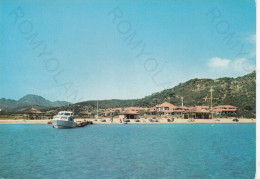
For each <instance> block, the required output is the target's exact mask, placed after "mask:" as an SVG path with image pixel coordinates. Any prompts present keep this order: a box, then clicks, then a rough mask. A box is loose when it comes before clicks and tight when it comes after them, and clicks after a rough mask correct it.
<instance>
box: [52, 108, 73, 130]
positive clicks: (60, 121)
mask: <svg viewBox="0 0 260 179" xmlns="http://www.w3.org/2000/svg"><path fill="white" fill-rule="evenodd" d="M51 122H52V127H53V128H58V129H69V128H74V127H76V126H77V123H76V122H75V121H74V117H73V112H71V111H60V112H59V113H58V114H57V115H55V116H54V117H53V119H52V120H51Z"/></svg>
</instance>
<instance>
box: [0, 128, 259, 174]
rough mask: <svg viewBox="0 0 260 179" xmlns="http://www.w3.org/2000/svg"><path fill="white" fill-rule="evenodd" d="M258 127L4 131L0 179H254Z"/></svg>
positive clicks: (1, 130) (0, 133)
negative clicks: (256, 129) (256, 128)
mask: <svg viewBox="0 0 260 179" xmlns="http://www.w3.org/2000/svg"><path fill="white" fill-rule="evenodd" d="M254 175H255V124H214V125H213V126H212V124H128V125H120V124H114V125H90V126H86V127H84V128H76V129H53V128H52V126H51V125H34V124H30V125H26V124H24V125H23V124H21V125H18V124H10V125H9V124H3V125H0V178H178V179H182V178H188V179H190V178H220V179H223V178H239V179H241V178H250V179H251V178H254Z"/></svg>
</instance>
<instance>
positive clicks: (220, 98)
mask: <svg viewBox="0 0 260 179" xmlns="http://www.w3.org/2000/svg"><path fill="white" fill-rule="evenodd" d="M211 86H212V87H213V90H214V92H213V106H217V105H224V104H229V105H234V106H237V107H238V108H239V110H238V116H244V117H255V114H256V72H255V71H254V72H252V73H250V74H247V75H245V76H242V77H238V78H228V77H224V78H219V79H216V80H213V79H197V78H196V79H192V80H189V81H187V82H185V83H180V84H179V85H177V86H175V87H173V88H170V89H166V90H163V91H161V92H157V93H154V94H152V95H149V96H146V97H144V98H142V99H131V100H118V99H111V100H100V101H99V102H98V103H99V108H101V109H107V108H117V107H129V106H139V107H152V106H155V105H157V104H160V103H163V102H165V101H166V102H170V103H172V104H174V105H181V96H183V98H184V100H183V101H184V106H197V105H208V106H209V105H210V100H207V101H205V99H204V98H205V97H206V96H207V95H208V98H210V92H209V90H210V88H211ZM96 105H97V102H96V101H85V102H80V103H76V104H74V105H70V106H66V107H61V108H58V109H57V110H63V109H67V110H73V111H74V112H75V113H79V112H82V111H89V112H90V111H93V110H95V108H96Z"/></svg>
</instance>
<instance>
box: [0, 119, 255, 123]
mask: <svg viewBox="0 0 260 179" xmlns="http://www.w3.org/2000/svg"><path fill="white" fill-rule="evenodd" d="M102 119H104V120H106V122H101V121H100V119H75V121H76V122H80V121H84V120H86V121H92V122H93V123H94V124H119V123H120V120H119V119H118V118H114V119H113V122H111V119H110V118H102ZM233 119H234V118H219V119H218V120H217V119H213V120H212V119H195V120H194V121H192V122H190V121H189V120H188V119H175V120H174V122H168V121H167V119H158V122H149V120H148V119H139V120H140V122H135V120H130V122H128V123H129V124H165V123H167V124H171V123H172V124H175V123H176V124H182V123H183V124H184V123H186V124H193V123H210V124H211V123H255V122H256V120H255V119H246V118H238V120H239V122H233V121H232V120H233ZM49 121H50V120H49V119H43V120H28V119H27V120H21V119H20V120H10V119H1V120H0V124H47V123H48V122H49Z"/></svg>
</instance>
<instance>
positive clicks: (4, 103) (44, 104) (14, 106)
mask: <svg viewBox="0 0 260 179" xmlns="http://www.w3.org/2000/svg"><path fill="white" fill-rule="evenodd" d="M68 104H71V103H69V102H66V101H54V102H51V101H49V100H47V99H45V98H43V97H41V96H37V95H33V94H28V95H26V96H24V97H22V98H20V99H19V100H18V101H16V100H12V99H5V98H1V99H0V108H1V109H4V110H14V111H17V110H20V109H24V108H28V107H34V108H37V109H46V108H52V107H60V106H65V105H68Z"/></svg>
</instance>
